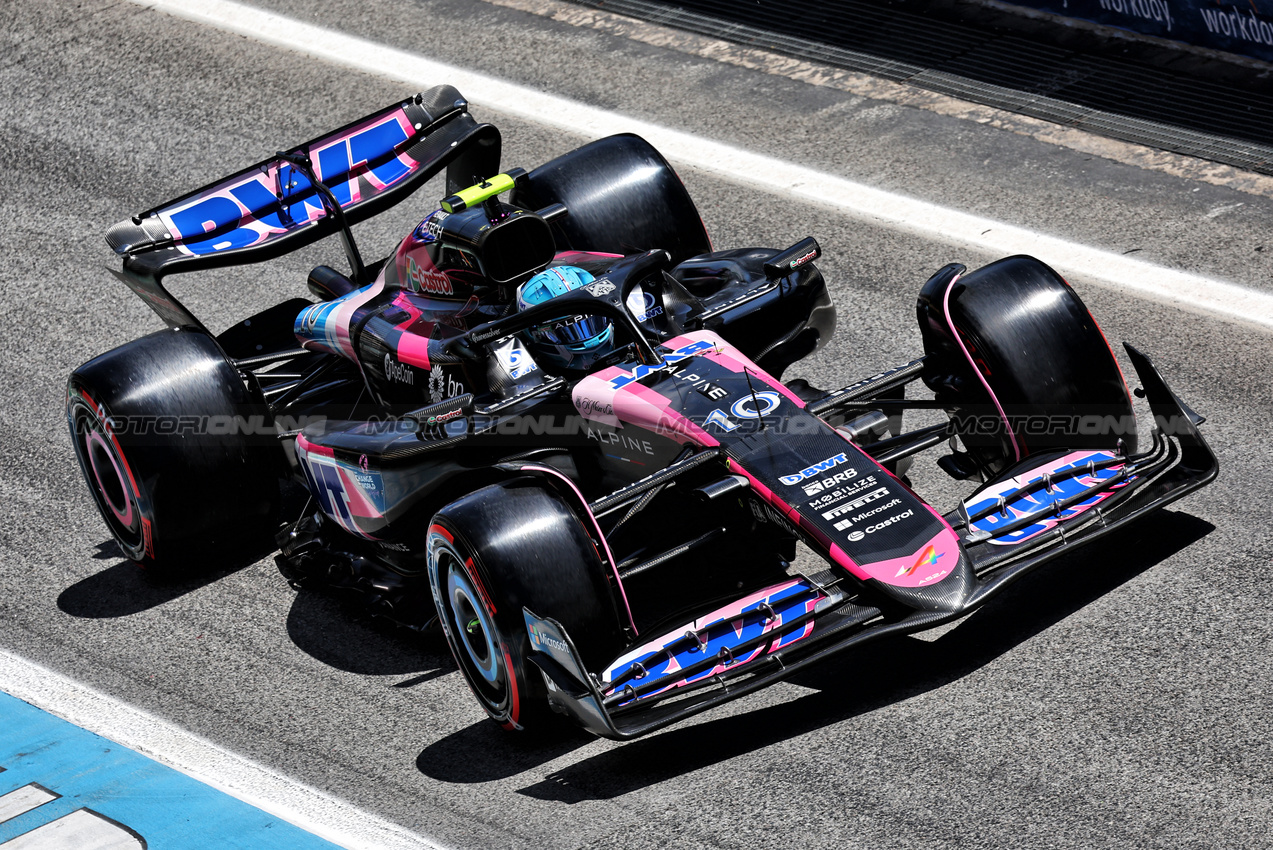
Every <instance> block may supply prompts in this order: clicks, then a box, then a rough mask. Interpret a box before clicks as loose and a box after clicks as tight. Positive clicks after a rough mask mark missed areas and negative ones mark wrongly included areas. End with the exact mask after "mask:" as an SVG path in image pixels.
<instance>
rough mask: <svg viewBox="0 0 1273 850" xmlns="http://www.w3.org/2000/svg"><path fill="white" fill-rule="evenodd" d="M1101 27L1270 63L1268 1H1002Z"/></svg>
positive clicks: (1272, 23)
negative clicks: (1078, 19)
mask: <svg viewBox="0 0 1273 850" xmlns="http://www.w3.org/2000/svg"><path fill="white" fill-rule="evenodd" d="M1007 2H1009V3H1012V4H1013V5H1017V6H1029V7H1031V8H1034V9H1041V10H1042V11H1045V12H1051V13H1052V14H1054V15H1063V16H1064V17H1067V18H1080V19H1082V20H1085V21H1092V22H1094V23H1098V24H1104V25H1105V26H1110V27H1117V28H1119V29H1125V30H1131V31H1133V32H1138V33H1143V34H1144V35H1153V36H1157V37H1159V38H1169V39H1172V40H1173V41H1183V42H1185V43H1186V44H1192V45H1195V46H1197V47H1207V48H1210V49H1212V50H1223V51H1225V52H1226V53H1236V54H1238V55H1240V56H1248V57H1251V58H1252V59H1260V60H1263V61H1265V62H1273V0H1239V2H1233V1H1232V0H1007Z"/></svg>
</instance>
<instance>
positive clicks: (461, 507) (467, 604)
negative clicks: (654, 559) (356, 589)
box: [428, 479, 622, 729]
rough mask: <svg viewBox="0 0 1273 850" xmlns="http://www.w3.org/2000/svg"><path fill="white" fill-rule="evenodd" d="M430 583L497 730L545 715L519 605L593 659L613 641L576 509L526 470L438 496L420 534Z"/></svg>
mask: <svg viewBox="0 0 1273 850" xmlns="http://www.w3.org/2000/svg"><path fill="white" fill-rule="evenodd" d="M428 559H429V584H430V587H431V588H432V591H433V599H434V603H435V605H436V606H437V611H438V617H439V619H440V620H441V623H442V627H443V631H444V632H445V634H446V640H447V644H448V645H449V646H450V648H451V654H452V655H453V656H454V657H455V663H456V665H457V666H458V667H459V670H460V673H461V675H463V676H464V680H465V682H467V683H468V686H469V688H470V690H472V692H473V695H474V696H475V697H477V701H478V703H480V704H481V706H482V708H483V709H484V710H485V711H486V713H487V714H489V715H490V716H491V717H492V718H493V719H494V720H495V721H496V722H498V723H499V724H500V725H502V726H503V727H504V728H505V729H527V728H534V727H536V726H539V725H541V724H542V723H543V721H544V720H545V719H546V715H547V710H548V704H547V689H546V687H545V685H544V680H543V676H542V674H541V673H540V672H539V670H538V669H537V668H536V667H535V666H534V664H533V663H532V662H531V661H530V660H529V654H530V651H531V648H530V641H529V638H528V636H527V632H526V623H525V618H524V616H523V614H522V608H523V607H526V608H530V609H531V610H532V611H534V612H535V613H536V614H538V615H540V616H546V617H552V618H553V619H555V620H557V621H558V622H560V623H561V624H562V625H563V626H564V627H565V629H566V631H567V632H568V633H569V634H570V635H571V637H572V638H573V639H574V642H575V644H576V646H577V647H579V650H580V652H581V653H582V654H583V656H584V662H585V665H587V666H589V667H593V666H595V665H597V664H599V663H604V662H605V661H609V660H611V659H612V658H613V657H614V656H615V655H617V654H618V652H619V650H620V649H621V644H622V628H621V626H620V624H619V620H618V616H617V614H616V612H615V608H614V604H613V602H612V597H611V594H610V587H609V582H608V579H607V577H606V574H605V572H604V567H603V564H602V562H601V559H600V558H599V557H598V555H597V551H596V547H595V545H594V544H593V542H592V540H591V538H590V537H589V536H588V532H587V530H586V529H585V528H584V525H583V523H582V522H581V521H580V519H579V517H578V516H577V515H576V514H575V513H574V511H572V510H571V509H570V507H569V506H568V505H567V504H566V503H565V502H564V501H563V500H562V499H561V498H559V497H558V496H557V495H556V494H554V493H552V492H550V491H549V490H546V489H545V488H544V487H542V486H541V485H540V484H539V483H537V482H535V481H534V480H533V479H515V480H512V481H506V482H502V483H500V484H495V485H492V486H490V487H484V488H482V489H481V490H477V491H475V492H473V493H470V494H468V495H467V496H464V497H463V498H461V499H458V500H457V501H455V502H452V503H451V504H449V505H447V506H446V507H445V508H443V509H442V510H441V511H439V512H438V514H437V515H436V516H434V518H433V521H432V523H431V524H430V526H429V534H428Z"/></svg>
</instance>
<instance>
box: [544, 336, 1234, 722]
mask: <svg viewBox="0 0 1273 850" xmlns="http://www.w3.org/2000/svg"><path fill="white" fill-rule="evenodd" d="M1127 351H1128V354H1129V356H1130V357H1131V360H1132V363H1133V365H1134V366H1135V368H1136V371H1137V373H1138V375H1139V377H1140V380H1141V385H1142V387H1143V388H1144V392H1145V397H1146V398H1147V400H1148V401H1149V404H1150V408H1151V410H1152V413H1153V417H1154V420H1155V425H1154V431H1153V446H1152V448H1151V449H1150V450H1149V451H1146V452H1144V453H1142V454H1140V455H1136V456H1134V457H1131V458H1128V459H1127V461H1126V463H1125V464H1123V465H1122V467H1121V468H1120V473H1119V474H1118V475H1117V476H1115V475H1113V474H1109V475H1107V476H1106V477H1105V478H1104V479H1103V480H1104V481H1107V482H1108V486H1107V487H1105V488H1104V489H1098V488H1097V487H1093V488H1092V490H1093V492H1090V493H1088V492H1082V493H1078V494H1075V495H1074V496H1072V497H1071V498H1069V499H1062V498H1061V497H1060V496H1059V495H1058V496H1055V497H1053V498H1052V499H1051V500H1050V501H1049V500H1048V499H1047V498H1036V497H1037V496H1038V495H1039V493H1036V491H1041V489H1042V488H1041V486H1040V485H1039V484H1037V483H1035V484H1030V485H1027V486H1025V487H1022V488H1020V489H1018V490H1017V491H1016V492H1008V493H1007V494H1006V495H1005V496H1003V497H1001V502H1000V504H1001V505H1004V504H1009V503H1011V504H1018V503H1019V502H1021V501H1022V500H1033V501H1038V502H1040V503H1041V504H1042V507H1041V509H1040V511H1039V513H1040V515H1041V514H1042V513H1043V512H1044V510H1046V511H1047V512H1048V514H1049V516H1048V517H1047V518H1046V519H1047V521H1043V518H1041V516H1039V515H1036V516H1032V517H1021V518H1020V519H1017V520H1013V521H1010V522H1003V523H1001V524H1000V525H999V526H998V527H997V528H996V527H993V524H992V526H991V528H990V529H989V530H987V526H986V523H985V522H982V521H981V520H980V519H979V512H977V511H976V510H975V509H974V510H970V509H969V508H967V507H966V506H961V508H960V509H959V510H957V511H955V512H953V513H951V514H950V515H948V516H947V517H946V519H947V521H948V522H949V523H950V524H951V526H952V528H955V529H956V530H960V531H961V544H960V545H961V547H962V549H963V551H964V552H965V554H966V555H967V556H968V559H969V561H970V562H971V564H972V567H973V572H974V573H975V575H976V581H975V585H974V587H973V588H972V589H971V592H970V593H968V594H967V595H966V596H965V597H964V598H963V599H961V600H960V602H959V604H958V605H955V606H952V607H950V608H945V609H942V610H915V611H912V612H910V613H907V614H905V615H899V614H897V613H896V612H895V609H893V608H890V609H889V613H886V611H885V610H883V608H882V607H875V606H873V605H871V604H869V601H868V600H869V599H870V598H871V597H869V595H867V594H865V593H863V592H862V587H861V585H859V584H857V583H856V582H855V581H853V580H852V579H850V578H848V577H847V576H844V575H842V574H836V573H833V572H831V571H829V570H828V571H822V572H819V573H816V574H813V575H808V576H793V577H791V578H790V579H789V580H788V581H785V582H782V583H780V584H778V585H774V586H773V587H770V588H766V589H765V590H762V591H759V592H758V593H754V594H752V595H751V596H749V597H747V598H745V599H740V600H737V601H736V602H735V603H733V604H731V605H730V606H726V607H725V608H722V609H721V610H719V611H717V612H713V614H711V615H708V616H706V617H703V618H700V619H699V620H696V621H694V622H693V623H690V624H687V626H688V627H687V628H686V629H684V633H683V634H682V633H673V634H669V635H666V636H665V637H663V638H661V639H660V640H658V641H654V642H652V643H650V644H646V645H645V646H643V647H640V648H638V649H636V650H633V651H630V652H628V653H626V654H625V655H624V656H622V657H621V658H619V659H617V660H616V661H615V662H613V663H611V664H610V665H609V666H608V668H607V669H606V670H605V671H590V670H588V669H586V667H585V665H584V664H583V662H582V660H581V657H580V654H579V652H578V650H577V649H576V647H575V644H574V642H573V640H572V639H571V637H570V635H569V634H567V633H566V631H565V629H564V628H563V627H562V626H561V624H560V623H558V622H557V621H555V620H553V619H552V618H549V617H541V616H539V615H538V614H537V613H536V612H533V611H530V610H529V609H523V614H524V617H525V622H526V629H527V634H528V637H529V639H530V643H531V650H532V651H531V653H530V656H529V657H530V660H531V661H532V662H533V663H534V664H535V665H536V666H537V667H538V668H539V669H540V670H541V671H542V673H543V675H544V679H545V681H546V683H547V686H548V690H549V702H550V704H551V705H552V706H553V707H554V708H555V709H556V710H558V711H561V712H563V713H565V714H567V715H569V716H571V717H573V718H574V719H575V720H576V721H577V722H578V723H580V724H581V725H582V726H584V727H585V728H587V729H589V730H591V731H592V732H594V733H596V734H598V735H601V736H604V737H608V738H616V739H628V738H634V737H637V736H639V735H643V734H645V733H648V732H651V731H653V730H655V729H658V728H660V727H662V726H666V725H668V724H670V723H674V722H676V721H678V720H681V719H684V718H686V717H688V716H690V715H693V714H696V713H698V712H700V711H704V710H706V709H708V708H710V707H712V706H715V705H718V704H720V703H723V702H726V701H728V700H732V699H735V698H737V697H740V696H742V695H744V694H748V693H751V692H752V691H755V690H758V689H760V688H763V687H765V686H767V685H769V684H772V683H773V682H776V681H778V680H780V679H783V678H786V677H788V676H790V675H791V674H793V673H794V672H796V671H798V670H800V669H802V668H804V667H807V666H809V665H811V664H815V663H817V662H818V661H821V660H823V659H824V658H827V657H828V656H830V655H833V654H835V653H837V652H841V651H843V650H846V649H848V648H850V647H853V646H856V645H858V644H861V643H865V642H866V641H869V640H873V639H876V638H881V637H885V636H888V635H901V634H907V633H910V632H915V631H920V630H923V629H928V628H932V627H934V626H937V625H940V624H942V623H945V622H949V621H951V620H955V619H958V618H960V617H963V616H965V615H966V614H968V613H969V612H970V611H972V610H973V609H975V608H977V607H979V606H981V605H982V604H984V603H985V602H987V601H988V600H989V599H991V598H992V597H993V596H994V595H995V594H996V593H998V592H999V591H1000V590H1002V589H1003V588H1005V587H1006V586H1007V585H1008V584H1010V583H1011V582H1012V581H1014V580H1015V579H1017V578H1019V577H1020V576H1022V575H1024V574H1025V573H1026V572H1028V571H1030V570H1031V569H1033V568H1034V567H1037V566H1039V565H1040V564H1042V563H1043V562H1045V561H1048V560H1050V559H1052V558H1056V557H1058V556H1060V555H1062V554H1064V553H1067V552H1069V551H1072V550H1073V549H1074V548H1076V547H1078V546H1082V545H1084V544H1086V543H1089V542H1091V541H1093V540H1096V539H1097V538H1099V537H1102V536H1103V535H1105V534H1108V533H1109V532H1111V531H1113V530H1115V529H1117V528H1119V527H1121V526H1123V525H1125V524H1127V523H1129V522H1131V521H1133V520H1135V519H1137V518H1138V517H1141V516H1143V515H1144V514H1146V513H1149V512H1151V511H1154V510H1157V509H1159V508H1161V507H1163V506H1165V505H1167V504H1168V503H1170V502H1173V501H1175V500H1176V499H1179V498H1181V497H1182V496H1184V495H1186V494H1188V493H1190V492H1192V491H1193V490H1196V489H1198V488H1199V487H1202V486H1204V485H1206V484H1208V483H1210V482H1211V481H1212V480H1214V478H1215V477H1216V475H1217V473H1218V465H1217V462H1216V458H1215V455H1214V454H1213V453H1212V451H1211V449H1210V448H1209V447H1208V446H1207V443H1206V441H1205V440H1204V439H1203V437H1202V435H1201V433H1200V432H1199V431H1198V425H1199V424H1201V418H1200V417H1198V416H1197V415H1196V414H1194V413H1193V412H1192V411H1191V410H1189V409H1188V407H1187V406H1185V404H1184V403H1183V402H1182V401H1181V400H1180V399H1179V398H1178V397H1177V396H1176V395H1175V394H1174V393H1173V392H1172V391H1171V390H1170V388H1168V386H1167V384H1166V382H1165V381H1164V380H1163V379H1162V377H1161V375H1159V373H1158V371H1157V370H1156V369H1155V368H1154V366H1153V364H1152V363H1151V362H1150V361H1149V359H1148V358H1147V357H1145V356H1144V355H1143V354H1141V353H1140V352H1139V351H1137V350H1136V349H1134V348H1132V347H1131V346H1127ZM1098 478H1099V476H1098ZM1089 480H1098V479H1089ZM1048 489H1049V491H1051V490H1053V488H1052V487H1051V483H1050V482H1048ZM983 492H984V491H983ZM1056 492H1057V493H1060V492H1061V489H1060V488H1056ZM1098 497H1099V498H1098ZM1014 500H1015V501H1014ZM1077 503H1081V504H1082V505H1084V506H1090V507H1088V509H1085V510H1082V511H1076V510H1073V509H1072V506H1073V505H1074V504H1077ZM980 513H985V512H984V511H983V512H980ZM1003 516H1005V517H1007V516H1011V514H1010V513H1009V511H1007V510H1004V511H1003ZM1027 527H1028V530H1029V535H1028V536H1025V537H1024V538H1022V534H1023V531H1024V530H1026V529H1027ZM1017 540H1019V542H1016V541H1017ZM1008 541H1012V542H1011V545H1005V542H1008Z"/></svg>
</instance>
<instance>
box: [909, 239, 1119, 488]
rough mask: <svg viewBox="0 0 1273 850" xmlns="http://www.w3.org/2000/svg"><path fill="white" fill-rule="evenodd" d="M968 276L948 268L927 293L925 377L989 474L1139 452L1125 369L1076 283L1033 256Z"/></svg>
mask: <svg viewBox="0 0 1273 850" xmlns="http://www.w3.org/2000/svg"><path fill="white" fill-rule="evenodd" d="M962 271H963V267H962V266H957V265H952V266H947V267H946V268H945V269H942V270H941V271H940V272H938V273H937V274H935V275H934V276H933V277H932V278H930V279H929V281H928V282H927V283H926V284H924V287H923V288H922V289H921V291H920V296H919V305H918V318H919V324H920V330H921V332H922V334H923V337H924V349H925V351H926V353H927V358H926V360H925V363H924V381H925V383H926V384H927V385H928V386H929V388H930V389H932V390H933V391H934V393H935V395H936V397H937V400H938V401H941V402H944V403H946V404H947V405H949V408H948V409H949V410H951V412H952V415H953V417H954V419H955V427H956V430H957V432H958V433H959V437H960V440H961V441H962V442H963V443H964V446H965V447H966V448H967V449H968V452H969V454H970V455H971V456H972V458H973V459H974V460H975V461H976V463H977V466H978V467H979V468H980V471H981V474H982V477H983V478H989V477H990V476H992V475H994V474H996V473H998V472H999V471H1001V470H1003V469H1004V468H1006V467H1008V466H1011V465H1013V464H1015V463H1017V462H1018V461H1021V460H1023V459H1025V458H1026V457H1029V456H1035V455H1039V454H1042V453H1045V452H1049V451H1056V450H1063V449H1071V450H1073V449H1110V450H1114V449H1116V448H1118V447H1119V445H1120V443H1121V445H1122V447H1123V449H1124V450H1125V451H1129V452H1130V451H1134V450H1135V447H1136V420H1135V416H1134V415H1133V412H1132V402H1131V398H1130V396H1129V395H1128V392H1127V384H1126V382H1125V381H1124V380H1123V373H1122V371H1121V370H1120V369H1119V366H1118V361H1117V360H1115V359H1114V354H1113V352H1112V351H1111V350H1110V346H1109V343H1108V342H1107V341H1106V339H1105V335H1104V334H1103V333H1102V332H1101V329H1100V327H1099V326H1098V325H1097V324H1096V320H1095V319H1094V318H1092V314H1091V313H1090V312H1088V309H1087V307H1086V306H1085V305H1084V304H1083V301H1082V300H1081V299H1080V298H1079V296H1078V294H1077V293H1075V291H1074V290H1073V289H1072V288H1071V287H1070V285H1069V284H1068V283H1066V282H1065V280H1063V279H1062V278H1061V276H1060V275H1059V274H1057V273H1056V272H1055V271H1053V270H1052V269H1051V268H1050V267H1048V266H1047V265H1045V264H1044V263H1042V262H1040V261H1039V260H1036V259H1035V258H1033V257H1027V256H1015V257H1008V258H1006V259H1003V260H999V261H997V262H994V263H991V264H990V265H988V266H985V267H984V268H981V269H978V270H977V271H974V272H971V273H968V274H962Z"/></svg>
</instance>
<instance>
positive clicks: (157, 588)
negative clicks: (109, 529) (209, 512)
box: [57, 539, 269, 620]
mask: <svg viewBox="0 0 1273 850" xmlns="http://www.w3.org/2000/svg"><path fill="white" fill-rule="evenodd" d="M268 554H269V548H268V544H265V543H261V544H258V545H251V546H246V547H244V548H243V549H241V550H240V551H237V552H233V553H230V554H229V555H227V556H225V557H222V558H218V559H217V561H216V562H214V563H199V562H191V563H190V564H187V565H185V566H183V569H182V571H181V572H176V571H174V570H172V569H168V570H162V571H160V570H153V569H146V568H144V567H142V566H140V565H138V564H137V563H136V562H134V561H131V560H128V559H127V558H125V557H124V553H123V551H121V550H120V548H119V546H118V545H117V544H116V543H115V541H114V540H109V539H108V540H105V541H103V542H101V543H98V544H97V551H96V552H95V553H94V554H93V555H92V558H93V560H97V561H108V560H112V559H115V558H118V559H119V560H118V561H117V562H116V563H114V564H112V565H111V566H109V567H107V568H106V569H104V570H102V571H101V572H99V573H94V574H93V575H91V576H89V577H88V578H85V579H81V580H80V581H78V582H76V583H75V584H73V585H71V586H70V587H68V588H66V589H65V590H63V591H62V592H61V593H60V594H59V595H58V598H57V607H58V608H59V609H61V610H62V611H63V612H64V613H66V614H70V615H71V616H72V617H80V618H83V619H92V620H100V619H112V618H116V617H128V616H131V615H133V614H140V613H141V612H142V611H148V610H150V609H151V608H155V607H157V606H159V605H163V604H164V603H165V602H171V601H172V600H174V599H176V598H178V597H180V596H183V595H185V594H187V593H190V592H192V591H195V590H198V589H199V588H201V587H205V586H207V585H209V584H211V583H212V582H214V581H217V580H219V579H222V578H225V577H226V576H228V575H231V574H232V573H236V572H238V571H239V570H241V569H243V568H244V567H248V566H251V565H252V564H255V563H256V562H257V561H259V560H261V558H263V557H265V556H266V555H268Z"/></svg>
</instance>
